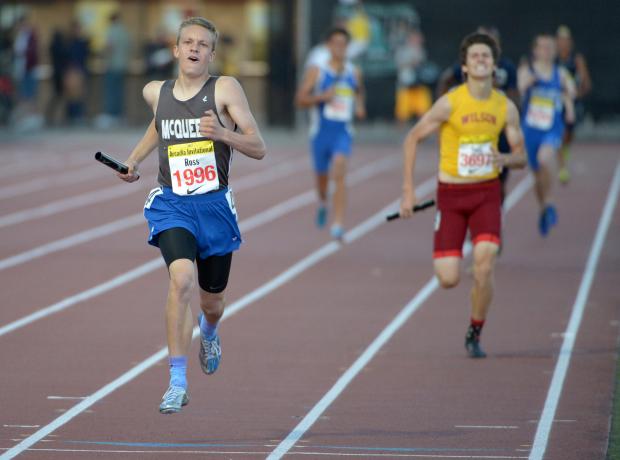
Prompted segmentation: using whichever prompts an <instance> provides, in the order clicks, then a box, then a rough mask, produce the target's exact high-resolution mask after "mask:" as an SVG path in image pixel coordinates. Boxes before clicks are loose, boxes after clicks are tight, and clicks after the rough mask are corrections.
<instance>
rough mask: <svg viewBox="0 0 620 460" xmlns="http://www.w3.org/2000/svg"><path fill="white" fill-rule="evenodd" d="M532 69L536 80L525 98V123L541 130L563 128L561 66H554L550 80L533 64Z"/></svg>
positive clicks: (529, 126)
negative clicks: (540, 73)
mask: <svg viewBox="0 0 620 460" xmlns="http://www.w3.org/2000/svg"><path fill="white" fill-rule="evenodd" d="M530 70H531V72H532V73H533V74H534V76H535V77H536V82H535V83H534V84H533V85H532V86H530V87H529V88H528V89H527V91H526V93H525V98H524V99H523V115H522V117H523V125H524V126H526V127H528V128H533V129H537V130H539V131H551V130H561V129H562V126H563V125H564V122H563V121H562V81H561V79H560V68H559V67H558V66H557V65H554V66H553V70H552V72H551V78H550V79H549V80H544V79H543V78H542V77H541V76H540V75H538V74H537V73H536V71H535V70H534V68H533V67H532V66H530Z"/></svg>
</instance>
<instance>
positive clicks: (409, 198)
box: [400, 190, 418, 219]
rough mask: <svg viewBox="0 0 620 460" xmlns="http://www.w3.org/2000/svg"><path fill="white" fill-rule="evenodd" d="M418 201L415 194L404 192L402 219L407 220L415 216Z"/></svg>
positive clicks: (401, 203)
mask: <svg viewBox="0 0 620 460" xmlns="http://www.w3.org/2000/svg"><path fill="white" fill-rule="evenodd" d="M417 202H418V200H417V199H416V196H415V192H414V191H413V190H411V191H404V192H403V197H402V199H401V200H400V217H402V218H404V219H407V218H409V217H411V216H413V207H414V206H415V205H416V203H417Z"/></svg>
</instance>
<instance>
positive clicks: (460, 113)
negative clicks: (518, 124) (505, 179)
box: [439, 83, 507, 181]
mask: <svg viewBox="0 0 620 460" xmlns="http://www.w3.org/2000/svg"><path fill="white" fill-rule="evenodd" d="M446 97H447V98H448V100H449V101H450V106H451V107H452V113H451V115H450V118H448V120H446V121H445V122H444V123H443V124H442V125H441V128H440V131H439V170H440V171H441V172H443V173H445V174H448V175H450V176H453V177H459V178H466V179H472V181H478V180H488V179H494V178H496V177H497V176H498V175H499V170H498V169H497V168H495V166H493V162H492V157H491V152H492V148H493V149H497V141H498V139H499V135H500V133H501V132H502V130H503V129H504V125H505V124H506V110H507V98H506V96H505V95H504V93H502V92H501V91H498V90H496V89H493V90H492V91H491V96H490V97H489V98H488V99H475V98H474V97H472V96H471V94H469V89H468V87H467V84H466V83H465V84H462V85H460V86H458V87H457V88H455V89H454V90H453V91H451V92H449V93H448V94H447V95H446Z"/></svg>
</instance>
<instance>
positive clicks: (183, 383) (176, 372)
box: [168, 356, 187, 389]
mask: <svg viewBox="0 0 620 460" xmlns="http://www.w3.org/2000/svg"><path fill="white" fill-rule="evenodd" d="M168 364H169V365H170V385H174V386H177V387H183V388H185V389H187V356H171V357H170V358H169V359H168Z"/></svg>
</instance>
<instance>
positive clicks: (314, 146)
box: [310, 129, 353, 174]
mask: <svg viewBox="0 0 620 460" xmlns="http://www.w3.org/2000/svg"><path fill="white" fill-rule="evenodd" d="M352 144H353V137H352V136H351V134H350V133H349V132H348V131H347V130H346V129H338V130H322V131H319V132H318V133H317V134H316V135H315V136H314V137H312V139H311V141H310V149H311V151H312V161H313V163H314V170H315V171H316V172H317V173H318V174H327V173H328V172H329V166H330V164H331V161H332V158H333V157H334V155H335V154H340V155H344V156H345V157H347V158H348V157H349V156H351V146H352Z"/></svg>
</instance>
